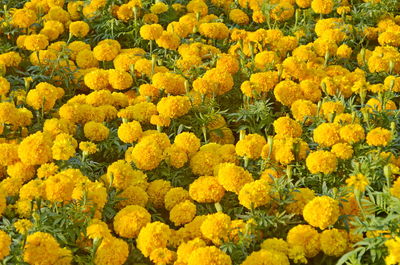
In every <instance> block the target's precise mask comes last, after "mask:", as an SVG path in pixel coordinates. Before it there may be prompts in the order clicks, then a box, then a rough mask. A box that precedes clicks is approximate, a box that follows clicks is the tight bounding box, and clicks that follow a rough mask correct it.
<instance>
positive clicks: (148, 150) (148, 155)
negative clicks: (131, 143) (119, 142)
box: [130, 141, 163, 170]
mask: <svg viewBox="0 0 400 265" xmlns="http://www.w3.org/2000/svg"><path fill="white" fill-rule="evenodd" d="M162 160H163V150H162V149H160V147H159V146H158V145H154V144H153V143H151V142H148V141H142V142H139V143H138V144H136V145H135V147H134V148H133V149H132V150H131V152H130V161H133V162H134V163H135V165H136V167H137V168H139V169H141V170H153V169H155V168H156V167H158V165H159V164H160V163H161V161H162Z"/></svg>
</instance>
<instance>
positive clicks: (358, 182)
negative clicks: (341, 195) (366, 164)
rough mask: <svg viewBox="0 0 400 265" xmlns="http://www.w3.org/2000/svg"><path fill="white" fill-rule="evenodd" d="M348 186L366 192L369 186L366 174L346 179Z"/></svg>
mask: <svg viewBox="0 0 400 265" xmlns="http://www.w3.org/2000/svg"><path fill="white" fill-rule="evenodd" d="M346 183H347V186H349V187H353V188H354V189H355V190H358V191H361V192H363V191H365V187H366V186H368V185H369V181H368V178H367V177H366V176H365V175H364V174H361V173H359V174H356V175H351V176H350V177H349V178H348V179H346Z"/></svg>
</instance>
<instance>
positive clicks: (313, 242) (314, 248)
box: [286, 225, 321, 258]
mask: <svg viewBox="0 0 400 265" xmlns="http://www.w3.org/2000/svg"><path fill="white" fill-rule="evenodd" d="M286 241H287V242H288V243H289V244H290V245H292V246H300V247H302V248H303V249H304V252H305V256H306V257H307V258H312V257H315V256H316V255H317V254H318V253H319V251H320V250H321V245H320V235H319V234H318V231H317V230H315V229H314V228H313V227H312V226H310V225H297V226H295V227H293V228H292V229H290V230H289V232H288V235H287V240H286Z"/></svg>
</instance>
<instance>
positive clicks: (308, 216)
mask: <svg viewBox="0 0 400 265" xmlns="http://www.w3.org/2000/svg"><path fill="white" fill-rule="evenodd" d="M339 215H340V213H339V202H338V201H336V200H334V199H332V198H331V197H328V196H320V197H316V198H314V199H312V200H311V201H310V202H308V203H307V204H306V206H305V207H304V209H303V217H304V220H306V221H307V223H309V224H310V225H312V226H314V227H319V228H320V229H322V230H323V229H325V228H327V227H328V226H332V225H334V224H335V223H336V221H337V220H338V218H339Z"/></svg>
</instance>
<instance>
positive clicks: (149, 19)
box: [143, 13, 182, 37]
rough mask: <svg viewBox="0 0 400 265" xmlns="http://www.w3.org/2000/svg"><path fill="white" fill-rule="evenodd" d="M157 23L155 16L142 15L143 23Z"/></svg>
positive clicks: (150, 14) (151, 14)
mask: <svg viewBox="0 0 400 265" xmlns="http://www.w3.org/2000/svg"><path fill="white" fill-rule="evenodd" d="M158 21H159V20H158V16H157V15H156V14H153V13H149V14H144V15H143V22H144V23H145V24H157V23H158ZM181 37H182V36H181Z"/></svg>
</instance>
